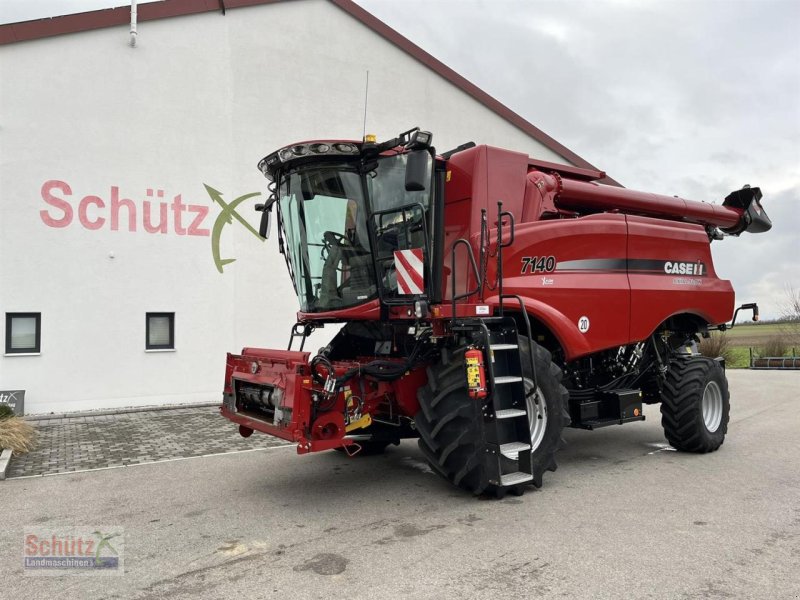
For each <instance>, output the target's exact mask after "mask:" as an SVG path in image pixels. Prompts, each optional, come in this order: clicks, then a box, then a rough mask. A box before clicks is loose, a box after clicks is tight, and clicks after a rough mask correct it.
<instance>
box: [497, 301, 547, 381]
mask: <svg viewBox="0 0 800 600" xmlns="http://www.w3.org/2000/svg"><path fill="white" fill-rule="evenodd" d="M503 298H514V299H515V300H516V301H517V302H519V308H520V312H521V313H522V318H523V319H524V320H525V334H526V335H527V336H528V349H529V350H530V352H529V353H528V355H529V356H528V358H530V361H531V373H532V374H533V390H534V392H535V391H536V390H537V389H539V384H538V383H537V381H536V361H535V360H534V357H533V355H534V349H533V330H532V329H531V319H530V317H528V311H527V310H525V302H524V301H523V300H522V297H521V296H519V295H518V294H506V295H504V296H503V295H501V296H500V301H501V302H502V301H503Z"/></svg>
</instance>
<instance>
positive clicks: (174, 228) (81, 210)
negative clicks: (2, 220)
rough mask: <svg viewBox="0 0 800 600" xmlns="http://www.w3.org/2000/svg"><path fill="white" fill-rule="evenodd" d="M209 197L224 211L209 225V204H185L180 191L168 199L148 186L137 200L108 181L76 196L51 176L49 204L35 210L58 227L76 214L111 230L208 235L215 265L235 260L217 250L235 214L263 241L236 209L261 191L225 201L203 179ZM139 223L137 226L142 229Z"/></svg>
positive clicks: (84, 222)
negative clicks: (104, 189) (99, 191)
mask: <svg viewBox="0 0 800 600" xmlns="http://www.w3.org/2000/svg"><path fill="white" fill-rule="evenodd" d="M203 185H204V187H205V189H206V192H207V193H208V195H209V196H210V198H211V200H212V201H213V202H214V203H216V204H217V205H219V207H220V208H221V209H222V212H220V214H219V215H218V216H217V218H216V220H215V222H214V225H213V226H212V228H211V229H210V230H209V229H208V227H207V225H208V223H207V218H208V213H209V207H208V206H205V205H203V204H186V203H184V201H183V196H182V194H177V195H175V196H173V198H172V199H171V200H167V199H165V197H164V190H160V189H154V188H147V191H146V199H145V200H142V201H141V202H137V201H135V200H134V199H132V198H128V197H125V196H124V195H123V194H121V193H120V189H119V187H118V186H115V185H112V186H111V189H110V191H109V194H108V196H107V197H105V198H104V197H103V196H100V195H93V194H89V195H86V196H83V197H82V198H81V199H80V200H77V199H76V200H72V196H73V193H72V187H70V185H69V184H68V183H67V182H66V181H61V180H58V179H51V180H49V181H46V182H45V183H44V184H43V185H42V190H41V193H42V200H44V202H45V203H46V204H47V205H48V208H45V209H42V210H40V211H39V216H40V217H41V219H42V222H43V223H44V224H45V225H47V226H48V227H54V228H56V229H62V228H64V227H69V226H70V225H72V224H73V222H74V221H75V220H76V216H77V221H78V222H79V223H80V224H81V226H82V227H83V228H84V229H89V230H98V229H109V230H111V231H119V230H120V229H123V230H127V231H128V232H130V233H137V232H138V231H143V232H145V233H148V234H155V235H177V236H195V237H209V236H210V237H211V254H212V256H213V258H214V265H215V266H216V267H217V271H219V272H220V273H222V271H223V267H224V266H225V265H227V264H230V263H232V262H234V261H235V260H236V259H235V258H222V257H221V256H220V238H221V236H222V230H223V228H224V227H225V225H227V224H231V223H233V221H234V220H236V221H237V222H238V223H239V224H240V225H241V226H243V227H245V228H246V229H247V230H248V231H250V232H251V233H252V234H253V235H254V236H255V237H256V238H257V239H258V240H260V241H262V242H263V241H264V240H263V239H262V238H261V236H259V235H258V232H257V231H256V230H255V229H254V228H253V227H252V226H251V225H250V223H248V222H247V221H246V220H245V219H244V218H243V217H242V216H241V215H240V214H239V213H238V212H236V209H237V208H238V206H239V205H240V204H242V202H244V201H245V200H249V199H251V198H255V197H256V196H259V195H260V193H259V192H254V193H250V194H245V195H244V196H239V197H238V198H236V199H234V200H232V201H231V202H225V201H224V200H223V199H222V192H219V191H217V190H215V189H214V188H212V187H211V186H208V185H206V184H203ZM140 226H141V229H140Z"/></svg>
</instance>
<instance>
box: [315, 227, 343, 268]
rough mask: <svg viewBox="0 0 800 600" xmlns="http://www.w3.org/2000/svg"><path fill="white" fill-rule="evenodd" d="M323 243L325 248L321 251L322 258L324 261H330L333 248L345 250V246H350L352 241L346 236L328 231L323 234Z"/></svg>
mask: <svg viewBox="0 0 800 600" xmlns="http://www.w3.org/2000/svg"><path fill="white" fill-rule="evenodd" d="M322 241H323V246H322V250H320V256H321V257H322V260H323V261H327V260H328V256H329V255H330V251H331V248H343V247H345V246H350V240H348V239H347V237H346V236H345V235H344V234H342V233H337V232H335V231H326V232H325V233H323V234H322Z"/></svg>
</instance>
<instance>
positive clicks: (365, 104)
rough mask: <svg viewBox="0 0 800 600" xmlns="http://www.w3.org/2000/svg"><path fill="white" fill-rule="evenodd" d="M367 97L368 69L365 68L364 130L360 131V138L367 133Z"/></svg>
mask: <svg viewBox="0 0 800 600" xmlns="http://www.w3.org/2000/svg"><path fill="white" fill-rule="evenodd" d="M368 98H369V69H367V85H366V86H365V87H364V131H363V132H362V133H361V139H362V140H363V139H364V137H365V136H366V135H367V99H368Z"/></svg>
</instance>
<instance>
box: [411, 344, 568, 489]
mask: <svg viewBox="0 0 800 600" xmlns="http://www.w3.org/2000/svg"><path fill="white" fill-rule="evenodd" d="M465 350H466V349H465V348H460V349H458V350H456V351H448V350H443V351H442V359H441V361H440V362H439V363H438V364H436V365H434V366H432V367H429V368H428V384H427V385H425V386H424V387H422V388H420V390H419V392H418V394H417V397H418V399H419V402H420V411H419V413H418V414H417V416H416V418H415V422H416V426H417V431H418V432H419V434H420V439H419V447H420V450H422V453H423V454H424V455H425V457H426V458H427V460H428V462H429V463H430V465H431V467H432V468H433V469H434V470H435V471H436V472H437V473H439V475H441V476H442V477H444V478H445V479H447V480H448V481H449V482H451V483H452V484H454V485H457V486H459V487H461V488H464V489H466V490H469V491H471V492H473V493H474V494H481V493H489V494H494V495H497V496H502V495H503V494H504V493H505V492H506V491H509V490H507V489H506V488H501V487H498V486H495V485H492V484H490V483H489V473H490V472H491V469H490V467H489V464H488V461H490V460H497V458H495V457H493V455H492V454H490V453H489V452H487V447H486V441H485V438H484V431H483V411H482V407H481V403H480V402H479V401H476V400H473V399H472V398H470V397H469V395H468V394H467V385H466V377H465V374H464V352H465ZM528 352H529V351H528V345H527V338H525V339H523V338H520V358H521V360H522V364H523V375H524V376H525V378H526V379H527V380H528V381H529V382H530V383H528V382H526V383H528V384H527V385H526V389H528V390H529V389H530V388H532V373H531V372H530V371H531V369H530V360H529V358H528V357H529V356H530V355H529V354H528ZM534 359H535V361H536V363H535V364H536V375H537V380H538V384H539V390H538V392H537V394H536V396H535V397H533V399H532V400H531V401H532V402H534V403H536V404H538V406H537V408H536V410H534V411H532V410H531V408H530V406H529V413H530V414H531V418H534V417H536V418H537V419H539V418H541V419H542V420H543V423H544V424H543V426H538V425H537V424H535V423H532V424H531V425H532V427H531V438H532V439H531V442H532V444H531V445H532V454H531V464H532V468H533V484H534V485H535V486H536V487H541V485H542V476H543V475H544V472H545V471H555V470H556V462H555V452H556V451H557V450H558V449H559V448H560V447H561V446H562V445H563V443H564V442H563V439H562V438H561V433H562V430H563V428H564V425H566V424H568V423H569V416H568V413H567V411H566V407H567V399H568V393H567V390H566V389H565V388H564V386H563V385H561V370H560V369H559V368H558V367H557V366H556V365H555V364H553V362H552V361H551V358H550V353H549V352H547V350H545V349H544V348H542V347H540V346H538V345H535V353H534ZM534 413H535V414H534ZM503 460H509V459H505V458H504V459H503ZM510 491H513V492H515V493H522V492H523V491H524V488H523V487H522V486H513V487H512V488H510Z"/></svg>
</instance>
